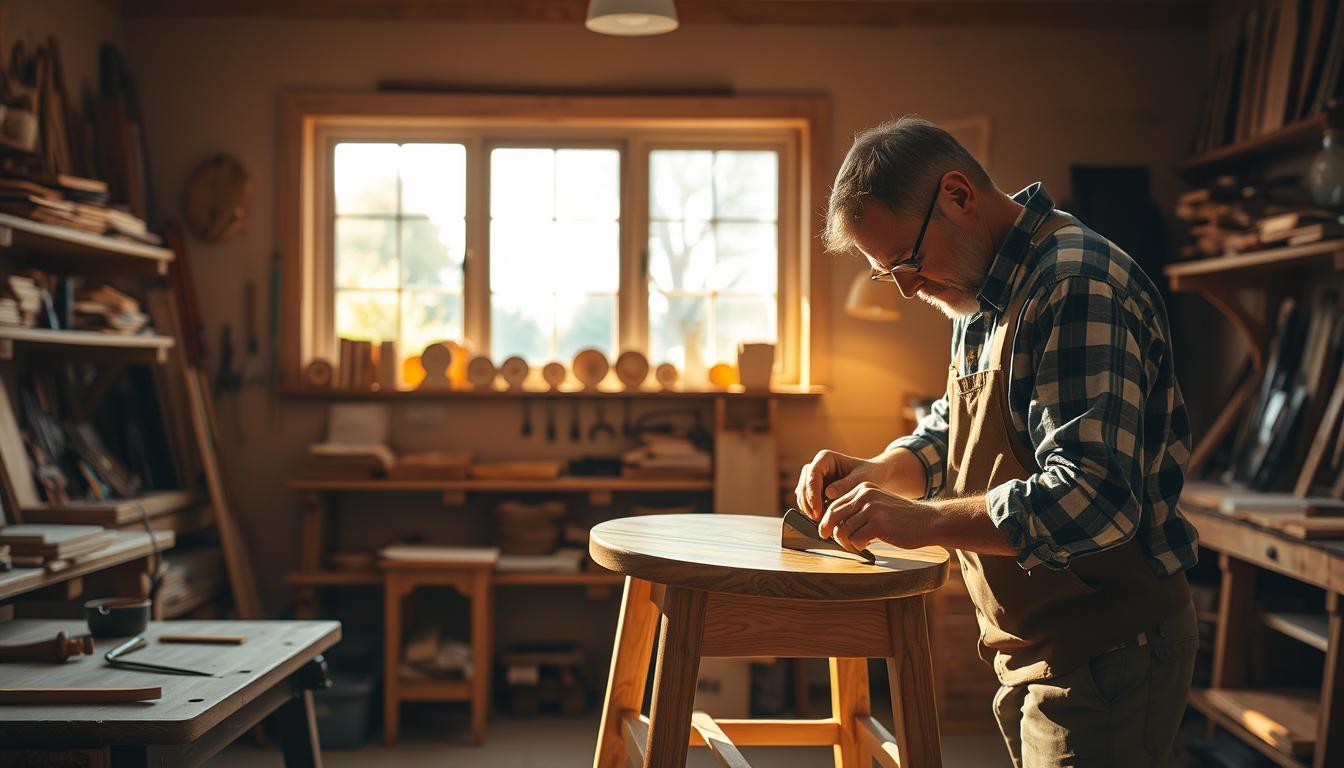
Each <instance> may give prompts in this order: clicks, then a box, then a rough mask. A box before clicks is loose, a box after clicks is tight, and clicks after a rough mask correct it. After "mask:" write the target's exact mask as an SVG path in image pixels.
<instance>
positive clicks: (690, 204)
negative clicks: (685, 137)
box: [649, 150, 714, 221]
mask: <svg viewBox="0 0 1344 768" xmlns="http://www.w3.org/2000/svg"><path fill="white" fill-rule="evenodd" d="M713 171H714V153H713V152H709V151H685V150H655V151H653V152H650V153H649V217H650V218H652V219H654V220H660V221H672V220H678V219H708V218H710V217H711V216H713V214H714V210H713V208H714V192H713V183H712V182H713Z"/></svg>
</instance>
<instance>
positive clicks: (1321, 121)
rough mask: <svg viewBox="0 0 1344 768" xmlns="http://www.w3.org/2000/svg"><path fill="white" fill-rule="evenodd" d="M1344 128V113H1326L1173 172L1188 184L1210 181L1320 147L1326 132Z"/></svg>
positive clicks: (1196, 159)
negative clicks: (1259, 163) (1282, 156)
mask: <svg viewBox="0 0 1344 768" xmlns="http://www.w3.org/2000/svg"><path fill="white" fill-rule="evenodd" d="M1340 127H1344V110H1338V109H1336V110H1333V111H1325V112H1321V113H1319V114H1316V115H1312V116H1311V117H1308V118H1306V119H1304V120H1299V121H1297V122H1295V123H1291V124H1289V125H1285V126H1283V127H1282V128H1279V129H1277V130H1273V131H1270V132H1268V133H1262V134H1260V135H1259V136H1254V137H1252V138H1249V139H1246V140H1244V141H1238V142H1235V143H1233V144H1228V145H1227V146H1223V147H1219V148H1217V149H1214V150H1211V151H1209V152H1205V153H1204V154H1202V155H1195V156H1194V157H1189V158H1186V159H1185V160H1182V161H1181V162H1179V163H1177V164H1176V165H1175V166H1174V167H1173V168H1172V171H1174V172H1175V173H1176V175H1177V176H1180V177H1181V178H1183V179H1185V180H1187V181H1198V180H1203V179H1208V178H1210V177H1213V176H1216V175H1218V174H1220V173H1226V172H1229V171H1232V170H1235V169H1237V168H1238V167H1240V166H1243V165H1247V164H1251V163H1255V162H1259V161H1263V160H1267V159H1270V158H1273V157H1275V156H1280V155H1285V154H1288V153H1291V152H1298V151H1302V150H1306V149H1310V148H1311V147H1312V146H1319V145H1320V143H1321V137H1322V135H1323V134H1324V133H1325V130H1326V129H1327V128H1340Z"/></svg>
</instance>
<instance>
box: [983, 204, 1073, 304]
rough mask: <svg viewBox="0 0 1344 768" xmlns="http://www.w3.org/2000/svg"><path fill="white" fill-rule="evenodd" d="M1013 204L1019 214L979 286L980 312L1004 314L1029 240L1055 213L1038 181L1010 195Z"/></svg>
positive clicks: (1023, 260)
mask: <svg viewBox="0 0 1344 768" xmlns="http://www.w3.org/2000/svg"><path fill="white" fill-rule="evenodd" d="M1013 202H1015V203H1018V204H1020V205H1021V206H1022V212H1021V213H1019V214H1018V216H1017V221H1015V222H1013V228H1012V229H1011V230H1009V232H1008V236H1007V237H1006V238H1004V240H1003V244H1002V245H1000V246H999V252H998V253H996V254H994V260H993V261H991V262H990V264H989V273H988V274H987V275H986V276H985V282H983V283H981V285H980V293H979V298H980V308H981V309H983V310H984V311H986V312H995V311H997V312H1004V311H1007V309H1008V300H1009V299H1010V298H1012V295H1013V282H1014V280H1013V278H1014V276H1015V275H1016V274H1017V272H1018V268H1019V267H1021V266H1023V265H1024V264H1025V263H1026V261H1027V258H1028V257H1029V256H1030V255H1031V248H1030V247H1029V246H1030V244H1031V236H1032V235H1033V234H1034V233H1035V232H1036V227H1037V226H1038V225H1040V223H1041V222H1042V221H1044V220H1045V218H1046V217H1047V216H1049V215H1050V213H1051V212H1052V211H1054V209H1055V201H1054V200H1053V199H1051V197H1050V193H1049V192H1046V191H1045V185H1043V184H1042V183H1041V182H1039V181H1038V182H1035V183H1033V184H1030V185H1028V186H1027V187H1025V188H1024V189H1022V191H1020V192H1018V193H1017V194H1015V195H1013Z"/></svg>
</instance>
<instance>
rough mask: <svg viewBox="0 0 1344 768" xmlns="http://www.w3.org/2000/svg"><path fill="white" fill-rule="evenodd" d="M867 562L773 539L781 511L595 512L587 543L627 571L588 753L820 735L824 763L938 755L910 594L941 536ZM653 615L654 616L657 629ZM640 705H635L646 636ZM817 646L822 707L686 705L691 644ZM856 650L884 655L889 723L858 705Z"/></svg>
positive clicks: (918, 613) (694, 669)
mask: <svg viewBox="0 0 1344 768" xmlns="http://www.w3.org/2000/svg"><path fill="white" fill-rule="evenodd" d="M869 549H870V550H871V551H872V553H873V554H874V555H875V556H876V557H877V562H876V563H872V564H869V563H864V562H859V561H857V560H851V559H847V558H844V557H832V556H827V555H820V554H811V553H804V552H794V551H791V550H785V549H781V548H780V519H779V518H777V517H760V516H749V515H720V514H715V515H651V516H646V517H630V518H623V519H620V520H611V521H608V522H605V523H602V524H600V525H598V526H596V527H594V528H593V530H592V534H591V537H590V539H589V552H590V553H591V554H592V556H593V559H594V560H596V561H597V562H598V563H599V564H600V565H602V566H604V567H606V568H609V569H611V570H613V571H616V572H618V573H624V574H626V576H627V579H626V586H625V597H624V600H623V601H622V605H621V618H620V624H619V625H618V627H617V629H616V643H615V652H614V653H613V654H612V660H611V673H610V677H609V679H608V682H607V693H606V702H605V704H604V706H603V712H602V722H601V725H600V726H599V732H598V738H597V754H596V756H595V758H594V763H593V764H594V766H595V768H615V766H617V765H624V764H625V762H626V759H627V757H629V759H630V761H631V762H632V763H634V764H636V765H638V764H643V765H645V766H648V767H649V768H670V767H671V766H681V765H684V763H685V761H686V750H687V747H688V746H689V745H691V744H705V745H707V746H708V747H709V748H710V750H711V751H713V752H714V753H715V755H716V756H717V757H719V759H720V762H721V763H722V764H725V765H743V764H744V762H743V761H741V756H740V754H739V753H738V752H737V746H736V745H738V744H741V745H760V746H803V745H813V746H816V745H833V746H834V747H835V750H834V754H835V765H836V766H837V768H855V767H856V766H859V765H865V766H866V765H871V764H872V761H874V760H876V761H877V762H878V763H880V764H881V765H883V766H896V765H902V766H921V767H923V766H937V765H941V763H942V746H941V740H940V736H939V732H938V719H937V706H936V704H935V696H934V684H933V669H932V663H931V660H930V651H929V635H928V627H927V623H926V618H925V609H924V602H925V601H924V597H925V595H926V594H927V593H929V592H932V591H933V590H935V589H937V588H938V587H940V586H941V585H942V584H943V583H944V582H945V581H946V580H947V574H948V555H947V552H946V551H945V550H943V549H942V548H941V547H925V548H922V549H917V550H906V549H899V548H897V547H892V546H889V545H885V544H882V543H875V544H874V545H872V546H871V547H869ZM660 624H661V629H660ZM655 635H657V636H658V638H659V642H658V659H657V667H656V671H655V675H654V683H653V697H652V700H653V704H652V708H651V710H650V713H649V716H648V717H644V716H643V715H641V714H640V708H641V705H642V702H643V700H644V687H645V680H646V677H647V673H648V666H649V659H650V657H651V655H652V653H653V645H654V643H653V640H654V636H655ZM755 656H767V657H779V658H827V659H829V661H830V668H831V702H832V716H831V717H830V718H827V719H823V720H719V721H716V720H714V719H713V718H712V717H710V716H709V715H710V714H712V713H700V712H696V713H694V714H693V713H692V708H693V699H694V696H695V687H696V679H697V675H698V671H699V665H700V658H701V657H721V658H733V657H736V658H743V657H755ZM869 658H885V659H887V673H888V677H889V679H890V685H891V699H892V709H893V720H894V722H895V730H896V735H895V736H893V735H892V734H891V733H889V732H888V731H887V730H886V728H884V727H883V726H882V725H881V724H879V723H878V721H877V720H876V719H874V718H873V717H872V716H871V713H870V707H869V692H868V666H867V659H869Z"/></svg>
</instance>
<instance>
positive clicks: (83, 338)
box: [0, 326, 174, 363]
mask: <svg viewBox="0 0 1344 768" xmlns="http://www.w3.org/2000/svg"><path fill="white" fill-rule="evenodd" d="M173 343H174V342H173V337H171V336H159V335H157V334H121V333H100V332H98V331H54V330H51V329H49V328H18V327H14V326H0V359H3V360H8V359H10V358H12V357H13V356H14V355H13V345H15V344H24V345H34V346H41V347H48V348H52V349H80V350H117V351H126V352H133V353H148V354H150V355H152V356H153V359H154V360H155V361H156V362H160V363H161V362H163V361H164V360H166V359H167V353H168V350H170V349H172V348H173Z"/></svg>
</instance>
